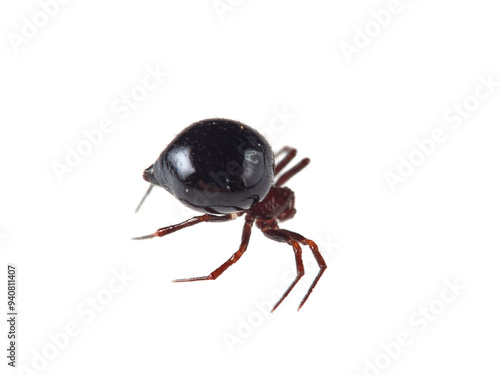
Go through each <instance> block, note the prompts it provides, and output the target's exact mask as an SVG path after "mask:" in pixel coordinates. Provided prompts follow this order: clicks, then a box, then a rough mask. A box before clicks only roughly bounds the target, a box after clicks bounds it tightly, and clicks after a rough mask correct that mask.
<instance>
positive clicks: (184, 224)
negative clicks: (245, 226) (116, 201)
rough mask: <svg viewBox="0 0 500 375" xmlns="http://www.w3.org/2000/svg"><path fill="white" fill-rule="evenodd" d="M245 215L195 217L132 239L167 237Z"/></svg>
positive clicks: (239, 213) (241, 213)
mask: <svg viewBox="0 0 500 375" xmlns="http://www.w3.org/2000/svg"><path fill="white" fill-rule="evenodd" d="M241 215H243V212H237V213H232V214H227V215H209V214H205V215H201V216H195V217H192V218H191V219H188V220H186V221H183V222H182V223H179V224H174V225H170V226H168V227H165V228H160V229H158V230H157V231H156V232H154V233H153V234H148V235H146V236H141V237H134V238H132V239H133V240H145V239H147V238H153V237H163V236H166V235H167V234H170V233H173V232H177V231H178V230H180V229H184V228H187V227H190V226H192V225H195V224H199V223H203V222H210V223H214V222H223V221H229V220H234V219H236V218H237V217H238V216H241Z"/></svg>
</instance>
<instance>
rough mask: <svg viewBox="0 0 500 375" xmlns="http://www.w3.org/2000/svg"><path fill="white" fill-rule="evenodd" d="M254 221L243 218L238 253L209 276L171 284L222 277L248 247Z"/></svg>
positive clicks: (179, 280) (176, 281) (249, 217)
mask: <svg viewBox="0 0 500 375" xmlns="http://www.w3.org/2000/svg"><path fill="white" fill-rule="evenodd" d="M254 221H255V219H254V218H253V217H252V216H250V215H246V216H245V225H244V226H243V233H242V235H241V244H240V247H239V249H238V251H237V252H235V253H234V254H233V255H232V256H231V258H229V259H228V260H226V261H225V262H224V263H223V264H222V265H221V266H220V267H219V268H217V269H216V270H214V271H212V272H211V273H210V275H208V276H200V277H190V278H187V279H177V280H173V282H174V283H181V282H187V281H200V280H215V279H216V278H218V277H219V276H220V275H222V273H223V272H224V271H225V270H227V269H228V268H229V266H231V265H233V264H234V263H236V262H237V261H238V260H239V259H240V258H241V256H242V255H243V253H244V252H245V251H246V249H247V247H248V242H249V241H250V232H251V228H252V225H253V222H254Z"/></svg>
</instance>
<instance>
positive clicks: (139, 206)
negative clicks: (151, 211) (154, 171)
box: [135, 184, 154, 213]
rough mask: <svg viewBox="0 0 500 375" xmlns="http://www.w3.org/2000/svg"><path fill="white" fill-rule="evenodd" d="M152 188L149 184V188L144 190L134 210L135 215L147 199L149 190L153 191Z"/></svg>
mask: <svg viewBox="0 0 500 375" xmlns="http://www.w3.org/2000/svg"><path fill="white" fill-rule="evenodd" d="M153 187H154V185H153V184H149V188H148V190H146V193H144V196H143V197H142V199H141V201H140V202H139V204H138V205H137V208H136V209H135V213H137V211H139V209H140V208H141V206H142V204H143V203H144V201H145V200H146V198H147V197H148V195H149V193H151V190H153Z"/></svg>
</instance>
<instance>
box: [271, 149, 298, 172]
mask: <svg viewBox="0 0 500 375" xmlns="http://www.w3.org/2000/svg"><path fill="white" fill-rule="evenodd" d="M280 154H286V155H285V157H284V158H283V160H281V161H280V162H279V163H278V164H277V165H276V166H275V167H274V174H275V175H277V174H278V173H280V171H281V170H282V169H283V168H285V167H286V166H287V164H288V163H290V161H291V160H292V159H293V158H294V157H295V155H297V149H295V148H292V147H289V146H285V147H283V148H282V149H281V150H279V151H278V152H277V153H276V155H275V157H276V158H277V157H278V156H279V155H280Z"/></svg>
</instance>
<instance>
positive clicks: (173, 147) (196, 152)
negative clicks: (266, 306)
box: [133, 118, 326, 312]
mask: <svg viewBox="0 0 500 375" xmlns="http://www.w3.org/2000/svg"><path fill="white" fill-rule="evenodd" d="M296 153H297V150H296V149H294V148H291V147H284V148H283V149H281V150H280V151H279V152H278V153H277V154H276V158H281V160H280V161H279V162H278V163H277V164H275V163H274V158H275V156H274V154H273V151H272V149H271V146H270V145H269V143H268V142H267V140H266V139H265V138H264V137H263V136H262V135H261V134H259V133H258V132H257V131H256V130H254V129H252V128H251V127H249V126H248V125H245V124H243V123H241V122H238V121H234V120H229V119H222V118H214V119H206V120H202V121H199V122H195V123H193V124H191V125H190V126H188V127H187V128H185V129H184V130H183V131H182V132H181V133H179V134H178V135H177V137H176V138H175V139H174V140H173V141H172V142H171V143H170V144H169V145H168V146H167V147H166V148H165V150H164V151H163V152H162V153H161V154H160V156H159V157H158V159H157V160H156V161H155V162H154V163H153V164H152V165H151V166H150V167H149V168H147V169H146V170H145V171H144V173H143V178H144V179H145V180H146V181H147V182H149V183H150V184H151V185H150V187H149V189H148V190H147V192H146V194H145V195H144V197H143V198H142V200H141V202H140V203H139V206H138V207H137V209H136V212H137V210H138V209H139V208H140V207H141V205H142V203H143V202H144V200H145V199H146V197H147V196H148V195H149V193H150V192H151V189H152V188H153V186H155V185H156V186H160V187H163V188H165V189H166V190H167V191H168V192H170V193H171V194H172V195H173V196H175V197H176V198H177V199H178V200H179V201H180V202H182V203H183V204H185V205H186V206H188V207H190V208H192V209H194V210H197V211H201V212H203V215H200V216H195V217H193V218H191V219H188V220H186V221H184V222H181V223H179V224H175V225H170V226H168V227H164V228H160V229H158V230H157V231H156V232H155V233H153V234H150V235H146V236H142V237H135V238H133V239H135V240H142V239H147V238H153V237H163V236H165V235H167V234H170V233H173V232H176V231H178V230H180V229H184V228H187V227H190V226H193V225H195V224H199V223H203V222H214V223H215V222H217V223H219V222H224V221H229V220H234V219H236V218H238V217H240V216H243V215H245V224H244V226H243V234H242V238H241V243H240V246H239V249H238V251H236V252H235V253H234V254H233V255H232V256H231V258H229V259H228V260H227V261H226V262H224V263H223V264H222V265H221V266H220V267H219V268H217V269H216V270H214V271H213V272H211V273H210V274H209V275H208V276H201V277H191V278H185V279H177V280H173V282H188V281H199V280H215V279H217V278H218V277H219V276H220V275H221V274H222V273H223V272H224V271H226V270H227V269H228V268H229V267H230V266H231V265H233V264H234V263H236V262H237V261H238V260H239V259H240V258H241V256H242V255H243V253H244V252H245V251H246V249H247V247H248V243H249V240H250V232H251V228H252V226H253V224H254V223H255V224H256V226H257V228H259V229H260V230H261V231H262V233H263V234H264V235H265V236H266V237H268V238H270V239H272V240H274V241H277V242H284V243H287V244H288V245H290V246H291V247H292V248H293V251H294V253H295V263H296V267H297V274H296V276H295V279H294V280H293V282H292V283H291V284H290V286H289V287H288V288H287V289H286V291H285V292H284V293H283V296H282V297H281V298H280V299H279V300H278V301H277V302H276V304H275V305H274V307H273V308H272V310H271V312H273V311H274V310H275V309H276V308H277V307H278V306H279V305H280V304H281V302H283V300H284V299H285V298H286V297H287V296H288V294H289V293H290V291H291V290H292V289H293V288H294V287H295V285H296V284H297V283H298V281H299V280H300V278H301V277H302V276H303V275H304V265H303V262H302V249H301V245H306V246H308V247H309V248H310V249H311V251H312V253H313V255H314V258H315V259H316V262H317V263H318V265H319V272H318V274H317V275H316V278H315V279H314V281H313V282H312V284H311V286H310V287H309V290H308V291H307V293H306V295H305V296H304V298H303V299H302V301H301V302H300V304H299V307H298V309H297V310H300V308H301V307H302V306H303V305H304V303H305V302H306V301H307V299H308V297H309V295H310V294H311V292H312V290H313V289H314V287H315V286H316V284H317V283H318V280H319V279H320V278H321V275H323V273H324V272H325V270H326V263H325V261H324V259H323V257H322V256H321V254H320V252H319V250H318V246H317V245H316V244H315V243H314V241H312V240H310V239H307V238H305V237H304V236H302V235H300V234H298V233H295V232H292V231H289V230H285V229H281V228H280V227H279V226H278V222H281V221H285V220H287V219H291V218H292V217H293V216H294V215H295V212H296V210H295V207H294V204H295V195H294V192H293V191H292V190H290V189H289V188H287V187H284V186H283V185H284V184H285V183H286V182H287V181H288V180H289V179H290V178H291V177H293V176H294V175H296V174H297V173H298V172H300V171H301V170H302V169H303V168H304V167H306V166H307V165H308V164H309V162H310V160H309V159H308V158H305V159H302V160H301V161H300V162H299V163H297V164H296V165H295V166H293V167H292V168H290V169H288V170H287V171H284V168H285V167H286V166H287V165H288V164H289V163H290V161H291V160H292V159H293V158H294V157H295V156H296ZM275 177H276V178H277V179H276V180H275Z"/></svg>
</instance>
